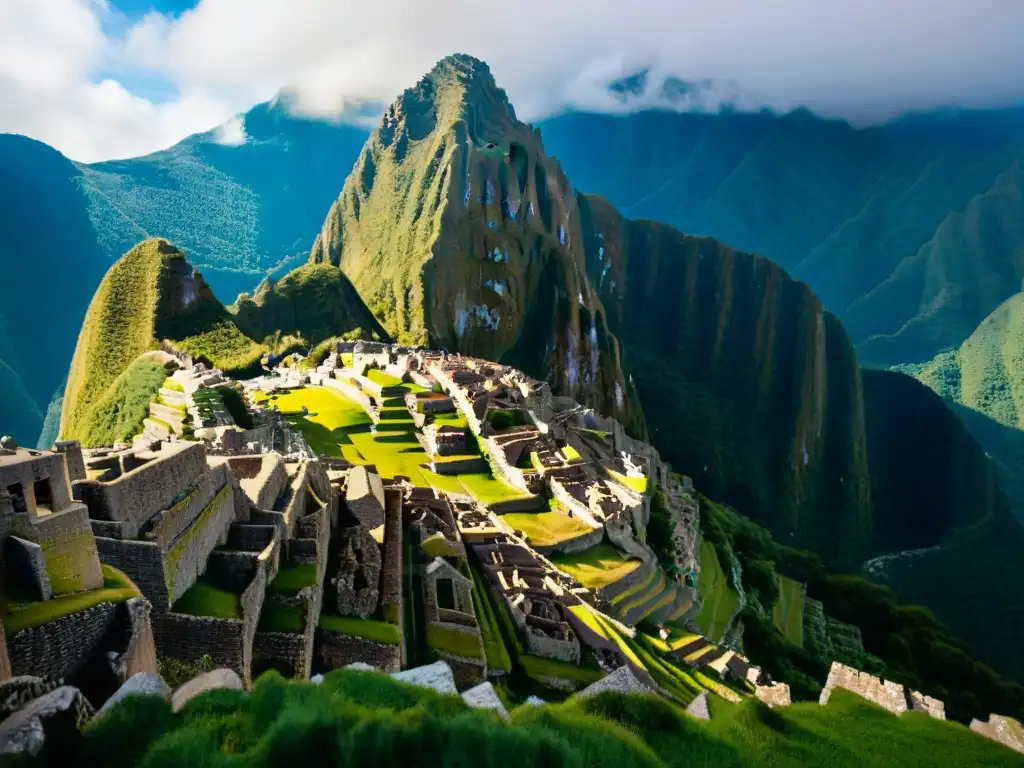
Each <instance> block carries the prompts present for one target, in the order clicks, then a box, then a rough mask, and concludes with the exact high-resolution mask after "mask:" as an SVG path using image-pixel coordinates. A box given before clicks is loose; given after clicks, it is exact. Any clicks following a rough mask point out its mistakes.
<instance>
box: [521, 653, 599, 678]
mask: <svg viewBox="0 0 1024 768" xmlns="http://www.w3.org/2000/svg"><path fill="white" fill-rule="evenodd" d="M519 664H520V665H521V666H522V667H523V670H524V671H525V672H526V674H527V675H529V676H530V677H532V678H533V679H534V680H540V681H543V679H544V678H545V677H557V678H560V679H562V680H575V681H577V682H579V683H583V684H584V685H590V684H591V683H596V682H597V681H598V680H600V679H601V678H602V677H604V672H602V671H601V670H600V669H599V668H597V667H580V666H577V665H575V664H570V663H569V662H567V661H558V660H556V659H546V658H544V657H543V656H533V655H531V654H528V653H524V654H523V655H521V656H520V657H519Z"/></svg>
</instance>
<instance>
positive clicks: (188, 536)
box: [164, 485, 235, 604]
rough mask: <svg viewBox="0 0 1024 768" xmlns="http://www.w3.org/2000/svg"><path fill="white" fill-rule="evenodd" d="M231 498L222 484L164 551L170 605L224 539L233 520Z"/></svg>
mask: <svg viewBox="0 0 1024 768" xmlns="http://www.w3.org/2000/svg"><path fill="white" fill-rule="evenodd" d="M234 517H235V497H234V494H233V493H232V492H231V486H230V485H225V486H224V487H222V488H221V489H220V490H219V491H218V492H217V495H216V496H214V497H213V499H212V500H211V501H210V503H209V504H207V505H206V508H205V509H203V511H202V512H201V513H200V514H199V516H198V517H197V518H196V520H195V522H194V523H193V524H192V525H191V526H190V527H189V528H188V529H187V530H186V531H185V532H184V533H183V534H182V535H181V536H180V537H179V538H178V539H177V540H176V541H175V542H174V544H173V545H172V546H171V547H170V549H168V550H167V555H166V557H165V559H164V568H165V570H166V573H167V589H168V592H169V593H170V600H171V603H172V604H173V603H174V601H175V600H177V599H178V598H179V597H181V596H182V595H183V594H185V592H187V591H188V589H189V588H190V587H191V586H192V585H193V584H195V583H196V580H197V579H198V578H199V575H200V574H201V573H202V572H203V571H204V570H206V561H207V558H209V556H210V553H211V552H213V550H214V549H215V548H216V547H217V546H219V545H221V544H224V543H225V542H226V541H227V537H228V528H229V527H230V526H231V523H232V522H234Z"/></svg>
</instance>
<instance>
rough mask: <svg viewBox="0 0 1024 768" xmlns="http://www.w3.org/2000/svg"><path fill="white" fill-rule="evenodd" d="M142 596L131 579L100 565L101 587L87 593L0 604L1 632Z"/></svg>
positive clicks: (48, 621) (26, 627)
mask: <svg viewBox="0 0 1024 768" xmlns="http://www.w3.org/2000/svg"><path fill="white" fill-rule="evenodd" d="M141 594H142V593H141V592H139V588H138V587H136V586H135V584H134V583H133V582H132V580H131V579H129V578H128V577H127V576H126V575H125V574H123V573H121V571H119V570H117V569H116V568H112V567H111V566H109V565H104V566H103V587H102V588H100V589H93V590H90V591H88V592H78V593H76V594H73V595H64V596H62V597H54V598H52V599H50V600H38V601H35V602H30V603H13V602H11V603H7V602H4V603H2V604H0V610H2V611H3V613H4V617H3V622H4V630H5V631H6V633H7V634H8V635H13V634H14V633H15V632H20V631H21V630H23V629H33V628H35V627H39V626H42V625H43V624H48V623H50V622H51V621H54V620H56V619H60V618H63V617H64V616H69V615H71V614H72V613H79V612H80V611H84V610H86V609H87V608H92V607H94V606H96V605H99V604H100V603H123V602H124V601H125V600H130V599H131V598H133V597H139V596H140V595H141Z"/></svg>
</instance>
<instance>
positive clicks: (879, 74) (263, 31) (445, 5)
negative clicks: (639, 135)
mask: <svg viewBox="0 0 1024 768" xmlns="http://www.w3.org/2000/svg"><path fill="white" fill-rule="evenodd" d="M1022 29H1024V0H856V2H853V1H852V0H775V1H774V2H768V1H767V0H715V1H714V2H708V0H558V1H557V2H552V0H515V2H513V3H510V4H504V5H487V4H481V3H480V2H479V0H0V104H3V105H4V108H3V109H2V110H0V131H8V132H14V133H22V134H25V135H28V136H32V137H33V138H37V139H39V140H41V141H44V142H46V143H48V144H50V145H52V146H54V147H56V148H57V149H59V150H60V151H62V152H64V153H65V154H66V155H68V156H69V157H71V158H72V159H75V160H83V161H87V162H91V161H97V160H105V159H114V158H122V157H131V156H134V155H139V154H145V153H148V152H152V151H155V150H158V149H162V148H164V147H167V146H170V145H171V144H174V143H175V142H177V141H180V140H181V139H183V138H184V137H186V136H187V135H189V134H192V133H197V132H200V131H207V130H210V129H211V128H213V127H215V126H219V125H222V124H224V123H226V122H228V121H232V120H233V118H234V117H235V116H236V115H237V114H239V113H241V112H244V111H246V110H248V109H249V108H250V107H252V106H253V105H254V104H256V103H258V102H260V101H265V100H267V99H270V98H273V96H274V94H275V93H277V92H278V91H279V90H280V89H282V88H289V90H290V92H291V93H294V94H295V95H296V97H295V99H294V101H292V102H290V104H292V105H293V106H292V108H293V109H295V110H296V111H298V112H301V113H302V114H304V115H310V116H319V117H324V118H332V117H336V116H337V115H339V114H340V113H342V112H344V111H345V110H349V109H351V108H352V106H353V104H354V103H365V102H374V103H379V102H388V101H390V100H391V99H393V98H394V97H395V96H396V95H397V94H398V93H400V92H401V90H402V89H404V88H406V87H408V86H409V85H411V84H412V83H414V82H416V80H417V79H418V78H419V77H421V76H422V75H423V73H424V72H426V71H427V70H429V69H430V68H431V66H433V64H434V63H435V62H436V61H437V60H438V59H440V58H442V57H444V56H447V55H449V54H452V53H469V54H472V55H474V56H477V57H479V58H481V59H483V60H485V61H487V62H488V64H490V66H491V70H492V71H493V72H494V75H495V78H496V79H497V80H498V83H499V84H500V85H501V86H503V87H504V88H505V89H506V90H507V92H508V94H509V98H510V99H511V100H512V102H513V103H514V104H515V106H516V111H517V114H519V115H521V116H522V117H523V118H524V119H527V120H535V119H540V118H543V117H545V116H546V115H549V114H551V113H552V112H556V111H559V110H562V109H565V108H575V109H589V110H600V111H618V112H621V111H628V110H634V109H641V108H645V107H651V106H654V105H655V104H656V102H655V101H654V100H655V99H656V93H652V94H650V95H643V96H641V97H639V98H631V99H630V100H629V101H628V103H626V104H623V103H622V102H621V101H620V100H616V99H614V98H612V97H611V96H610V95H609V93H608V88H607V86H608V83H609V82H612V81H614V80H617V79H619V78H622V77H624V76H628V75H631V74H634V73H636V72H638V71H640V70H644V69H647V70H649V71H650V73H651V75H650V78H651V81H652V82H661V79H663V78H665V77H667V76H677V77H679V78H681V79H683V80H684V81H688V82H705V81H707V82H708V83H710V84H711V85H710V86H709V87H708V88H706V89H700V91H699V92H696V93H695V94H694V95H693V96H692V97H688V100H684V101H682V102H680V103H678V104H676V105H675V106H674V108H678V109H703V110H715V109H718V108H719V107H720V106H721V105H722V104H730V105H733V106H734V107H735V108H738V109H759V108H762V107H768V108H771V109H775V110H780V111H785V110H789V109H793V108H796V107H800V106H805V107H807V108H809V109H811V110H812V111H814V112H816V113H818V114H822V115H827V116H838V117H844V118H847V119H849V120H851V121H854V122H857V123H860V124H864V123H871V122H881V121H884V120H886V119H889V118H891V117H894V116H896V115H899V114H901V113H903V112H907V111H920V110H927V109H930V108H934V107H937V106H949V105H956V106H963V107H993V106H1005V105H1010V104H1019V103H1022V101H1024V76H1022V73H1024V45H1021V43H1020V34H1021V32H1020V30H1022ZM650 90H651V91H653V92H657V90H658V89H656V88H652V89H650Z"/></svg>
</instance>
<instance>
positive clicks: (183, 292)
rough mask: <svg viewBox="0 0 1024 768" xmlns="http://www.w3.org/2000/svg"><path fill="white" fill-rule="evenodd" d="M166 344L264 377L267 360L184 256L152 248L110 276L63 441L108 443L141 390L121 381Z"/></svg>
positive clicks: (74, 378) (88, 335)
mask: <svg viewBox="0 0 1024 768" xmlns="http://www.w3.org/2000/svg"><path fill="white" fill-rule="evenodd" d="M162 340H168V341H170V342H172V343H173V344H174V346H175V347H177V348H178V349H179V350H181V351H183V352H186V353H188V354H190V355H192V356H194V357H196V358H202V359H205V360H207V361H208V362H210V363H211V364H213V365H215V366H217V367H219V368H222V369H224V370H225V371H230V372H232V373H233V374H234V375H236V376H242V375H244V374H245V373H247V372H249V371H252V370H259V366H260V358H261V356H262V354H263V352H264V349H263V347H261V346H260V345H258V344H256V343H255V342H253V341H252V340H251V339H249V338H248V337H246V336H245V335H243V334H242V333H241V332H240V331H239V330H238V328H237V326H235V324H234V322H233V321H232V318H231V315H230V314H229V313H228V312H227V310H225V309H224V307H223V305H221V303H220V302H219V301H217V299H216V297H214V295H213V292H212V291H211V290H210V288H209V286H207V285H206V283H205V281H204V280H203V277H202V275H201V274H200V273H199V272H197V271H196V270H195V269H194V268H193V267H192V266H191V265H190V264H189V263H188V262H187V261H186V260H185V255H184V254H183V253H182V252H181V251H179V250H177V249H176V248H174V246H172V245H170V244H169V243H168V242H167V241H166V240H161V239H152V240H146V241H144V242H142V243H140V244H139V245H137V246H135V247H134V248H133V249H132V250H130V251H129V252H128V253H126V254H125V255H124V256H123V257H122V258H121V259H119V260H118V261H117V263H115V264H114V266H112V267H111V268H110V270H109V271H108V272H107V274H106V275H105V276H104V278H103V280H102V282H101V283H100V286H99V288H98V289H97V291H96V295H95V296H94V297H93V299H92V302H91V303H90V304H89V310H88V312H87V313H86V317H85V322H84V323H83V324H82V330H81V333H80V334H79V337H78V346H77V347H76V349H75V355H74V358H73V359H72V362H71V368H70V373H69V374H68V381H67V387H66V389H65V392H64V408H63V413H62V416H61V426H60V435H61V437H62V438H64V439H68V440H81V441H82V444H83V445H86V446H89V445H99V444H104V443H105V442H107V441H108V438H109V431H110V429H111V428H112V427H111V419H112V418H113V416H115V415H116V414H117V412H118V411H119V410H120V408H121V407H123V403H122V404H121V405H120V406H119V405H118V402H119V397H118V395H120V396H121V397H130V396H132V393H133V392H135V391H137V390H138V388H139V383H138V380H137V379H136V378H135V377H131V378H132V380H131V381H126V380H125V379H124V377H123V376H122V374H124V373H125V372H126V371H127V370H128V369H129V368H130V367H132V366H134V365H135V362H136V360H137V358H138V357H139V356H140V355H142V354H144V353H146V352H149V351H152V350H155V349H157V348H158V347H159V343H160V341H162ZM133 370H134V369H133ZM137 373H138V374H139V376H142V377H143V378H148V376H149V373H148V372H147V371H146V370H144V369H139V370H138V371H137ZM157 386H159V382H157ZM112 398H113V400H114V403H112V402H111V399H112Z"/></svg>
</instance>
